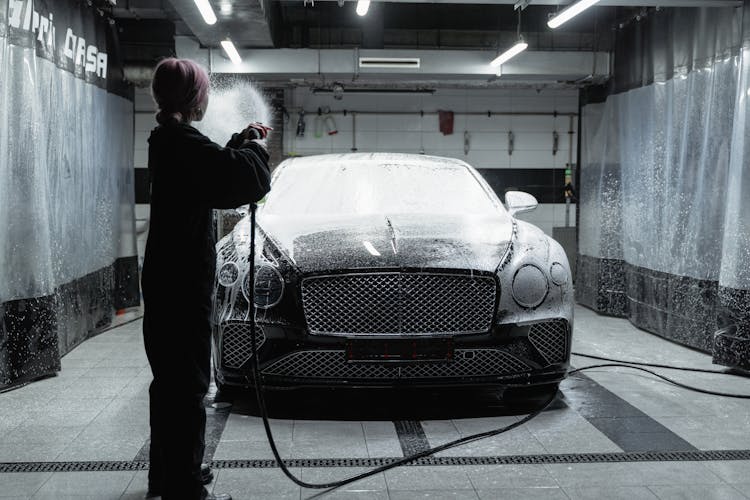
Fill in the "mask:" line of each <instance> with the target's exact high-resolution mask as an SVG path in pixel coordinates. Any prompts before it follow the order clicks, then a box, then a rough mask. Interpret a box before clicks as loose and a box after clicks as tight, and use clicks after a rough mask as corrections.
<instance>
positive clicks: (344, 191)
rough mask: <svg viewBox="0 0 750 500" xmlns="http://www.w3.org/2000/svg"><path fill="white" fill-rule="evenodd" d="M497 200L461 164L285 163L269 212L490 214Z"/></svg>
mask: <svg viewBox="0 0 750 500" xmlns="http://www.w3.org/2000/svg"><path fill="white" fill-rule="evenodd" d="M502 210H503V209H502V208H501V207H500V206H499V203H498V202H497V201H496V200H495V199H493V197H492V196H491V195H490V194H489V193H488V192H487V191H486V190H485V189H484V187H483V186H482V184H480V181H479V180H478V179H477V178H476V177H475V176H474V174H472V172H471V171H470V170H469V169H468V168H467V167H465V166H463V165H457V164H451V163H448V162H445V163H442V162H437V161H435V162H424V163H375V162H359V163H355V162H352V163H351V164H344V163H323V162H320V163H312V162H304V163H302V162H301V163H299V164H294V163H292V164H290V165H287V166H286V167H284V169H283V170H282V171H281V172H279V175H278V176H277V177H276V179H275V180H274V183H273V187H272V190H271V193H270V194H269V195H268V198H267V200H266V204H265V207H264V209H263V211H264V213H266V214H270V215H327V214H330V215H334V214H335V215H343V214H348V213H351V214H360V215H368V214H381V213H393V214H396V213H403V214H491V213H497V212H498V211H502Z"/></svg>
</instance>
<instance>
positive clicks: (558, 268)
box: [549, 262, 568, 286]
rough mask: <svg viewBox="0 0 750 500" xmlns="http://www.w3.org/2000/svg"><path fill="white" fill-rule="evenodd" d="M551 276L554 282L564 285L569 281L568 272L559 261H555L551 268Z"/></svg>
mask: <svg viewBox="0 0 750 500" xmlns="http://www.w3.org/2000/svg"><path fill="white" fill-rule="evenodd" d="M549 277H550V279H551V280H552V283H554V284H555V285H558V286H562V285H564V284H565V283H567V282H568V272H567V271H566V270H565V267H563V265H562V264H560V263H559V262H553V263H552V265H551V266H550V268H549Z"/></svg>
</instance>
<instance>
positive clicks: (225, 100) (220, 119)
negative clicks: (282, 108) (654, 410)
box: [194, 80, 271, 144]
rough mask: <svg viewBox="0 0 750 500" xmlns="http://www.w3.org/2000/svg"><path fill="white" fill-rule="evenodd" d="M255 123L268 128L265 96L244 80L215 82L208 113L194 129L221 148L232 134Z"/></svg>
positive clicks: (268, 121)
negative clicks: (262, 124)
mask: <svg viewBox="0 0 750 500" xmlns="http://www.w3.org/2000/svg"><path fill="white" fill-rule="evenodd" d="M252 122H261V123H264V124H266V125H269V124H270V122H271V109H270V106H269V105H268V103H267V102H266V99H265V97H264V96H263V94H262V92H261V91H260V90H259V89H257V88H256V87H255V86H254V85H253V84H252V83H250V82H248V81H242V80H234V81H231V80H230V81H226V80H222V81H221V82H216V81H212V82H211V91H210V93H209V98H208V109H207V110H206V114H205V116H204V117H203V120H201V121H199V122H194V125H195V127H196V128H197V129H198V130H200V131H201V132H203V133H204V134H206V135H207V136H208V137H209V138H210V139H211V140H213V141H214V142H217V143H219V144H226V142H227V141H228V140H229V139H230V138H231V137H232V134H234V133H236V132H239V131H241V130H243V129H244V128H245V127H247V126H248V125H249V124H250V123H252Z"/></svg>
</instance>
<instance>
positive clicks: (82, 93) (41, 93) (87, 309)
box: [0, 0, 137, 387]
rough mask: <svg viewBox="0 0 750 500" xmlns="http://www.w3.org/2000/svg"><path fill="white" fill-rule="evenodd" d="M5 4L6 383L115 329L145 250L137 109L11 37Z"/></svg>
mask: <svg viewBox="0 0 750 500" xmlns="http://www.w3.org/2000/svg"><path fill="white" fill-rule="evenodd" d="M0 8H2V9H3V10H2V12H0V14H1V15H0V24H2V27H0V387H2V386H4V385H8V384H12V383H13V382H14V381H18V380H28V379H33V378H35V377H37V376H41V375H44V374H46V373H50V372H53V371H55V370H57V369H59V356H60V354H64V353H65V352H67V351H68V350H70V349H71V348H72V347H73V346H75V345H76V344H77V343H80V342H81V341H82V340H84V339H85V338H87V337H88V336H89V335H90V334H91V333H92V332H93V331H95V330H96V329H97V328H99V327H101V326H103V325H104V324H106V322H108V321H109V318H111V316H112V314H113V313H114V311H113V304H114V303H115V301H114V299H113V296H114V294H115V288H116V286H118V284H117V282H118V280H120V281H122V279H121V278H120V277H118V275H117V273H118V267H117V266H116V265H115V264H116V262H117V261H118V260H119V261H121V260H122V259H123V258H125V259H126V260H127V259H131V258H132V259H135V257H134V256H135V255H136V247H135V237H134V233H135V231H134V218H133V213H134V201H133V198H134V193H133V178H132V177H133V173H132V166H133V103H132V101H131V100H128V99H126V98H124V97H121V96H119V95H115V94H113V93H110V92H108V91H107V90H106V89H104V88H102V87H100V86H97V85H95V84H92V83H89V82H86V81H84V80H82V79H80V78H77V77H76V76H75V75H74V74H73V73H71V72H69V71H66V70H63V69H61V68H60V67H58V66H57V65H56V64H55V62H52V61H50V60H48V59H45V58H43V57H40V56H39V54H37V53H36V49H35V47H34V43H28V40H29V39H24V38H22V37H21V36H20V35H18V32H17V33H16V35H13V36H15V37H16V38H13V37H12V35H11V32H10V28H8V26H7V24H6V17H5V16H6V13H7V10H6V8H7V7H6V3H5V2H4V1H2V0H0ZM92 15H93V14H92ZM30 37H31V38H30V40H32V41H33V39H34V38H33V35H30ZM63 39H64V32H63ZM58 43H61V42H59V41H58ZM103 46H104V44H103V41H102V44H100V47H103ZM131 256H133V257H131ZM121 267H122V266H121ZM126 280H137V276H133V277H132V278H130V277H127V275H126ZM135 289H136V293H137V285H135ZM136 300H137V297H136Z"/></svg>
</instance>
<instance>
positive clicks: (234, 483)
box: [213, 468, 300, 500]
mask: <svg viewBox="0 0 750 500" xmlns="http://www.w3.org/2000/svg"><path fill="white" fill-rule="evenodd" d="M291 472H292V473H293V474H294V475H295V476H297V477H299V475H300V470H299V469H292V470H291ZM215 473H216V479H215V482H214V488H213V491H215V492H217V493H229V494H231V495H232V496H233V497H234V498H235V499H236V500H237V499H242V498H250V497H251V496H252V497H254V498H258V497H260V498H269V497H272V498H299V496H300V487H299V486H297V485H296V484H294V483H293V482H291V481H290V480H289V479H288V478H287V477H286V476H285V475H284V473H283V472H282V471H281V469H278V468H273V469H221V470H218V471H215ZM276 495H277V496H276Z"/></svg>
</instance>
